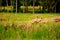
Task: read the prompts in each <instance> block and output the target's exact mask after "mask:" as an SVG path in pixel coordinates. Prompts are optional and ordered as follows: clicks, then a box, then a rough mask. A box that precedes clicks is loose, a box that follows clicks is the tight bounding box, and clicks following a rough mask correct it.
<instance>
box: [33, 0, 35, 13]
mask: <svg viewBox="0 0 60 40" xmlns="http://www.w3.org/2000/svg"><path fill="white" fill-rule="evenodd" d="M34 3H35V0H33V14H34V5H35V4H34Z"/></svg>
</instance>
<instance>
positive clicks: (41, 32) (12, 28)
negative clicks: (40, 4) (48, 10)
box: [0, 13, 60, 40]
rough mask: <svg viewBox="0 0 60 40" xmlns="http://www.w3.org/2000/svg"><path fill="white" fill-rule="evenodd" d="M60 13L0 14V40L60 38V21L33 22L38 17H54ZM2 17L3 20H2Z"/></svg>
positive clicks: (54, 39) (50, 39)
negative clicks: (30, 22) (28, 22)
mask: <svg viewBox="0 0 60 40" xmlns="http://www.w3.org/2000/svg"><path fill="white" fill-rule="evenodd" d="M59 15H60V14H34V15H33V14H8V13H6V14H4V13H1V14H0V40H60V22H47V23H37V22H35V23H33V24H32V25H30V26H29V25H27V21H29V20H32V19H34V18H36V16H38V18H41V17H42V18H52V17H56V16H59ZM1 19H2V20H1Z"/></svg>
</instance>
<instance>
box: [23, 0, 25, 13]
mask: <svg viewBox="0 0 60 40" xmlns="http://www.w3.org/2000/svg"><path fill="white" fill-rule="evenodd" d="M24 12H25V6H24V0H23V13H24Z"/></svg>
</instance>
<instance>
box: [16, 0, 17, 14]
mask: <svg viewBox="0 0 60 40" xmlns="http://www.w3.org/2000/svg"><path fill="white" fill-rule="evenodd" d="M16 13H17V0H16Z"/></svg>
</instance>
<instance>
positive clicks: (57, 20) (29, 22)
mask: <svg viewBox="0 0 60 40" xmlns="http://www.w3.org/2000/svg"><path fill="white" fill-rule="evenodd" d="M35 22H36V23H43V22H45V23H46V22H60V16H59V17H53V18H39V19H38V18H36V19H33V20H30V21H28V24H29V25H31V24H33V23H35Z"/></svg>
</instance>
